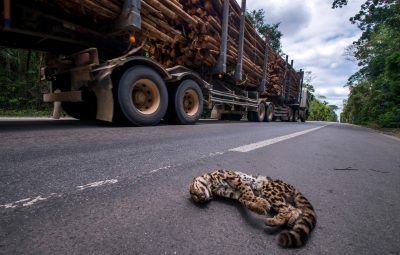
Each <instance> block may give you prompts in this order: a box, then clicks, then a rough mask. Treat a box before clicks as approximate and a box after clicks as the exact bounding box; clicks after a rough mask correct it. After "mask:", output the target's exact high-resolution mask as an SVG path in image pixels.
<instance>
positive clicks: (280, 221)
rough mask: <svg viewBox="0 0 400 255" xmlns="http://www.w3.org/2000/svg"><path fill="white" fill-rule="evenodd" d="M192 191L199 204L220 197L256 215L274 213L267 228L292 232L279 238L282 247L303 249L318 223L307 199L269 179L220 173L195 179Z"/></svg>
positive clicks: (233, 172)
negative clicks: (236, 202)
mask: <svg viewBox="0 0 400 255" xmlns="http://www.w3.org/2000/svg"><path fill="white" fill-rule="evenodd" d="M189 191H190V194H191V197H192V199H193V201H194V202H196V203H204V202H206V201H208V200H210V199H213V198H214V197H216V196H221V197H226V198H232V199H235V200H238V201H239V202H240V203H241V204H243V205H244V206H245V207H246V208H248V209H249V210H251V211H253V212H255V213H257V214H261V215H266V214H267V213H270V214H272V213H275V214H276V215H275V216H274V217H272V218H271V217H268V218H266V219H265V224H266V225H268V226H286V227H288V228H289V229H288V230H285V231H283V232H281V233H280V234H279V236H278V244H279V245H280V246H282V247H287V248H289V247H290V248H295V247H301V246H303V245H304V244H305V243H306V242H307V240H308V237H309V236H310V234H311V231H312V230H313V229H314V228H315V225H316V222H317V221H316V214H315V211H314V209H313V206H312V205H311V203H310V202H309V201H308V200H307V198H305V197H304V196H303V195H302V194H301V193H300V192H299V191H298V190H296V189H295V188H294V187H293V186H291V185H289V184H287V183H285V182H283V181H281V180H274V179H272V178H270V177H266V176H256V175H248V174H245V173H242V172H237V171H231V170H223V169H219V170H215V171H213V172H211V173H206V174H204V175H202V176H199V177H196V178H194V179H193V181H192V182H191V184H190V187H189Z"/></svg>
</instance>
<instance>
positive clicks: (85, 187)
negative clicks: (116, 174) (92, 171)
mask: <svg viewBox="0 0 400 255" xmlns="http://www.w3.org/2000/svg"><path fill="white" fill-rule="evenodd" d="M117 182H118V180H117V179H111V180H105V181H98V182H92V183H88V184H85V185H82V186H77V187H76V188H77V189H78V190H84V189H88V188H94V187H100V186H103V185H106V184H115V183H117Z"/></svg>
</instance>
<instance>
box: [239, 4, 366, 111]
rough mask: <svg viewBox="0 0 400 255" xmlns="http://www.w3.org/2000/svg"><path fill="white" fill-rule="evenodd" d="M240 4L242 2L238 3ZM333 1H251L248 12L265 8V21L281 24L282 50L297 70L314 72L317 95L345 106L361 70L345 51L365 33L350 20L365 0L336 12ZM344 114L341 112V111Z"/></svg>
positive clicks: (313, 82)
mask: <svg viewBox="0 0 400 255" xmlns="http://www.w3.org/2000/svg"><path fill="white" fill-rule="evenodd" d="M238 2H239V4H240V2H241V1H238ZM332 2H333V0H307V1H304V0H247V3H246V5H247V9H248V10H258V9H264V11H265V22H266V23H267V24H275V23H278V22H280V23H281V24H280V26H279V29H280V31H281V32H282V33H283V36H282V39H281V42H282V50H283V52H284V53H285V54H287V55H289V59H290V60H291V59H293V60H294V67H295V69H296V70H298V69H303V70H305V71H311V72H312V75H311V77H312V80H311V84H312V85H313V86H314V87H315V90H316V91H315V94H316V95H322V96H325V97H326V99H323V100H325V101H327V102H328V103H329V104H334V105H337V106H338V107H340V108H341V107H342V103H343V99H347V96H348V93H349V90H348V88H347V87H343V86H344V85H345V84H346V82H347V79H348V78H349V77H350V76H351V75H352V74H354V73H355V72H356V71H357V70H358V67H357V63H356V62H355V61H354V60H353V61H350V60H346V57H345V54H344V53H345V49H346V47H347V46H349V45H351V44H352V42H353V41H356V40H357V39H358V38H359V37H360V35H361V32H360V30H359V29H358V28H357V26H356V25H354V24H351V23H350V21H349V19H350V17H352V16H354V15H355V14H356V13H358V11H359V10H360V6H361V4H362V3H364V2H365V0H352V1H350V3H349V5H347V6H345V7H343V8H341V9H340V8H339V9H332V8H331V6H332ZM339 112H340V110H339Z"/></svg>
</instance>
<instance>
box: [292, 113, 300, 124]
mask: <svg viewBox="0 0 400 255" xmlns="http://www.w3.org/2000/svg"><path fill="white" fill-rule="evenodd" d="M298 121H299V110H295V111H294V113H293V122H298Z"/></svg>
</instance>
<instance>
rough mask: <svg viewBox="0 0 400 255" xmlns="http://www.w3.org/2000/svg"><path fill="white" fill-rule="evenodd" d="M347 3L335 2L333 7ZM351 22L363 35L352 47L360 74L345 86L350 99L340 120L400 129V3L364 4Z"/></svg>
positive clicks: (344, 0) (370, 1)
mask: <svg viewBox="0 0 400 255" xmlns="http://www.w3.org/2000/svg"><path fill="white" fill-rule="evenodd" d="M347 3H348V1H347V0H335V1H334V2H333V5H332V7H333V8H338V7H340V8H341V7H343V6H345V5H346V4H347ZM350 21H351V22H352V23H353V24H356V25H357V26H358V27H359V29H360V30H361V31H362V35H361V37H360V38H359V39H358V40H357V41H355V42H354V43H353V45H352V47H351V51H352V54H353V56H354V57H355V58H356V60H357V61H358V65H359V66H360V70H359V71H358V72H357V73H355V74H353V75H352V76H351V77H350V78H349V80H348V83H347V84H346V86H348V87H349V88H350V95H349V98H348V100H347V102H346V104H345V106H344V109H343V113H342V116H341V119H343V120H346V121H349V122H350V121H351V122H354V123H356V124H370V123H377V124H379V125H381V126H383V127H394V126H400V97H399V94H400V75H399V70H400V47H399V45H400V29H399V27H400V2H399V1H398V0H397V1H396V0H367V1H365V3H364V4H362V5H361V10H360V11H359V13H357V14H356V15H355V16H354V17H352V18H351V19H350Z"/></svg>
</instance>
